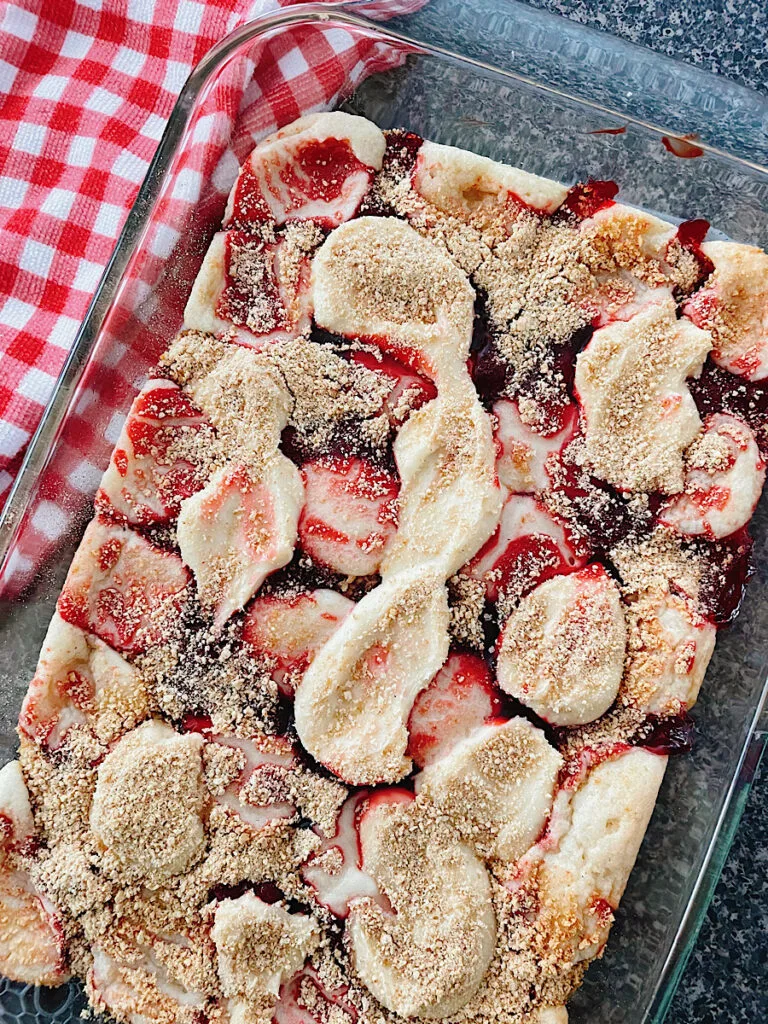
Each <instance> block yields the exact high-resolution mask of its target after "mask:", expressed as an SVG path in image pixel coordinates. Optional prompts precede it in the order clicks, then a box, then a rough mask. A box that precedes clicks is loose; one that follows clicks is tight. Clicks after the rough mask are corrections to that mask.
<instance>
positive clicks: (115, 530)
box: [0, 113, 768, 1024]
mask: <svg viewBox="0 0 768 1024" xmlns="http://www.w3.org/2000/svg"><path fill="white" fill-rule="evenodd" d="M616 193H617V188H616V186H615V185H613V184H612V183H610V182H596V181H589V182H586V183H582V184H577V185H574V186H572V187H570V188H568V187H565V186H562V185H559V184H557V183H556V182H553V181H548V180H544V179H542V178H538V177H535V176H533V175H530V174H527V173H525V172H523V171H521V170H517V169H515V168H512V167H507V166H503V165H501V164H498V163H495V162H493V161H491V160H489V159H486V158H485V157H480V156H476V155H474V154H472V153H468V152H464V151H461V150H457V149H453V148H451V147H447V146H441V145H436V144H434V143H430V142H424V141H423V140H422V139H420V138H418V137H417V136H415V135H413V134H411V133H408V132H402V131H393V132H388V133H382V132H381V131H379V129H378V128H377V127H376V126H375V125H373V124H371V123H370V122H368V121H365V120H363V119H361V118H358V117H353V116H351V115H347V114H343V113H331V114H329V113H326V114H313V115H310V116H308V117H304V118H302V119H300V120H299V121H297V122H295V123H294V124H292V125H290V126H288V127H287V128H284V129H282V130H281V131H279V132H278V133H277V134H276V135H274V136H272V137H270V138H269V139H266V140H265V141H264V142H263V143H261V144H260V145H259V146H257V147H256V149H255V150H254V151H253V153H252V154H251V156H250V157H249V159H248V160H247V161H246V163H245V164H244V165H243V167H242V169H241V171H240V175H239V177H238V180H237V183H236V185H235V187H234V189H233V191H232V194H231V196H230V199H229V202H228V205H227V209H226V212H225V216H224V221H223V227H222V230H221V231H220V232H219V233H218V234H216V235H215V236H214V238H213V240H212V242H211V245H210V248H209V250H208V253H207V255H206V257H205V260H204V262H203V265H202V267H201V269H200V272H199V275H198V277H197V281H196V283H195V286H194V289H193V291H192V294H191V296H190V298H189V302H188V304H187V307H186V313H185V323H184V327H183V329H182V330H181V332H180V333H179V334H178V335H177V336H176V337H175V338H174V339H173V340H171V341H170V346H169V348H168V350H167V352H166V354H165V355H164V356H163V358H162V359H161V361H160V365H159V366H158V367H157V370H156V373H155V374H154V375H153V377H152V378H151V379H150V380H149V381H148V382H147V383H146V384H145V386H144V387H143V389H142V390H141V392H140V394H139V395H138V396H137V398H136V399H135V401H134V403H133V406H132V408H131V411H130V413H129V415H128V418H127V420H126V423H125V426H124V428H123V431H122V434H121V436H120V438H119V440H118V442H117V445H116V447H115V451H114V453H113V455H112V460H111V463H110V465H109V467H108V469H107V471H106V473H105V474H104V478H103V480H102V483H101V486H100V488H99V491H98V494H97V496H96V502H95V507H96V511H95V517H94V519H93V521H92V522H91V523H90V525H89V526H88V528H87V530H86V532H85V536H84V537H83V540H82V543H81V545H80V548H79V550H78V552H77V554H76V556H75V559H74V561H73V563H72V567H71V569H70V572H69V575H68V577H67V581H66V584H65V586H64V589H63V592H62V594H61V597H60V599H59V602H58V609H57V612H56V614H55V616H54V618H53V621H52V622H51V626H50V629H49V631H48V635H47V637H46V641H45V644H44V647H43V650H42V653H41V656H40V661H39V665H38V669H37V672H36V675H35V677H34V679H33V680H32V682H31V684H30V687H29V691H28V694H27V697H26V700H25V702H24V706H23V708H22V712H21V716H20V719H19V736H20V750H19V759H18V761H15V762H13V763H11V764H9V765H7V766H6V767H5V768H3V769H2V772H0V842H1V844H2V845H1V851H2V852H1V854H0V856H2V860H1V861H0V967H2V970H3V971H4V972H5V973H6V974H7V975H8V976H9V977H11V978H16V979H20V980H24V981H32V982H35V983H38V984H44V985H55V984H59V983H62V982H64V981H66V980H67V979H68V978H69V977H70V976H76V977H79V978H81V979H83V980H84V982H85V986H86V990H87V993H88V996H89V999H90V1001H91V1004H92V1005H93V1007H94V1008H95V1009H96V1010H100V1011H105V1012H107V1013H108V1014H110V1015H111V1016H112V1017H113V1018H115V1019H116V1020H118V1021H122V1022H125V1024H176V1022H179V1024H181V1022H187V1021H188V1022H194V1024H199V1022H203V1021H212V1022H221V1024H229V1022H231V1024H261V1022H264V1024H267V1022H270V1021H274V1022H275V1024H312V1022H315V1024H356V1022H357V1024H397V1022H398V1021H402V1020H410V1021H413V1020H422V1019H423V1020H442V1021H446V1022H451V1024H459V1022H466V1024H489V1022H498V1024H533V1022H537V1024H561V1022H564V1021H566V1020H567V1013H566V1010H565V1003H566V1002H567V1000H568V998H569V996H570V995H571V994H572V993H573V991H574V990H575V989H576V988H577V987H578V985H579V983H580V981H581V979H582V977H583V974H584V971H585V970H586V968H587V965H588V964H589V962H590V961H591V960H593V959H594V958H595V957H598V956H600V955H601V954H602V951H603V949H604V947H605V943H606V940H607V937H608V932H609V929H610V926H611V923H612V921H613V919H614V913H615V911H616V909H617V907H618V904H619V900H620V899H621V896H622V893H623V891H624V887H625V885H626V882H627V878H628V875H629V873H630V871H631V868H632V865H633V863H634V860H635V857H636V855H637V851H638V848H639V846H640V843H641V841H642V837H643V833H644V831H645V828H646V825H647V823H648V820H649V818H650V815H651V812H652V809H653V805H654V801H655V799H656V794H657V792H658V789H659V786H660V784H661V781H662V777H663V775H664V771H665V767H666V763H667V758H668V755H670V754H673V753H678V752H682V751H684V750H685V749H686V748H687V747H688V746H689V744H690V733H691V720H690V717H689V715H688V712H689V710H690V708H691V707H692V705H693V704H694V703H695V701H696V698H697V695H698V692H699V688H700V686H701V684H702V680H703V677H704V674H705V672H706V668H707V663H708V661H709V659H710V657H711V654H712V651H713V649H714V644H715V638H716V632H717V629H718V627H719V626H722V625H724V624H726V623H727V622H729V621H730V619H731V618H732V617H733V616H734V615H735V613H736V611H737V608H738V604H739V601H740V599H741V594H742V590H743V586H744V583H745V581H746V578H747V574H748V562H749V548H750V540H749V535H748V532H747V524H748V521H749V519H750V517H751V515H752V512H753V510H754V507H755V505H756V503H757V500H758V498H759V496H760V493H761V490H762V486H763V483H764V479H765V464H764V461H763V453H764V452H765V451H766V448H767V447H768V401H766V398H765V396H766V394H768V389H766V386H765V384H764V383H763V382H764V380H765V378H766V377H768V299H767V296H768V257H767V256H766V255H765V254H763V253H762V252H760V251H759V250H757V249H754V248H751V247H749V246H744V245H737V244H735V243H731V242H705V241H704V236H705V234H706V228H707V225H706V224H704V223H703V222H697V221H693V222H688V223H685V224H682V225H679V226H675V225H672V224H669V223H666V222H664V221H662V220H660V219H658V218H657V217H654V216H651V215H650V214H647V213H644V212H642V211H639V210H634V209H632V208H630V207H628V206H624V205H622V204H621V203H619V202H617V201H616V199H615V196H616Z"/></svg>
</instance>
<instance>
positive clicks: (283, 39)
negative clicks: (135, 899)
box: [0, 0, 425, 543]
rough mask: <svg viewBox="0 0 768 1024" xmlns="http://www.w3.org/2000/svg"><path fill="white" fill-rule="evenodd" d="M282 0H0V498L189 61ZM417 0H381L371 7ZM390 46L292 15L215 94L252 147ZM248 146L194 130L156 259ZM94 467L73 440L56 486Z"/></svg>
mask: <svg viewBox="0 0 768 1024" xmlns="http://www.w3.org/2000/svg"><path fill="white" fill-rule="evenodd" d="M291 2H294V0H229V2H226V0H225V2H223V3H222V2H221V0H162V2H155V0H21V2H11V3H3V2H0V507H2V503H3V502H4V500H5V498H6V497H7V494H8V490H9V488H10V486H11V484H12V482H13V479H14V477H15V475H16V473H17V472H18V469H19V466H20V464H21V461H22V459H23V456H24V452H25V450H26V447H27V444H28V442H29V439H30V437H31V435H32V433H33V431H34V429H35V427H36V426H37V423H38V421H39V419H40V417H41V415H42V413H43V410H44V408H45V405H46V403H47V401H48V399H49V397H50V395H51V392H52V390H53V387H54V384H55V381H56V377H57V375H58V373H59V371H60V369H61V367H62V364H63V362H64V360H65V358H66V355H67V352H68V351H69V349H70V348H71V346H72V343H73V340H74V337H75V334H76V332H77V329H78V326H79V324H80V321H81V320H82V318H83V315H84V313H85V311H86V308H87V306H88V303H89V301H90V299H91V296H92V294H93V292H94V290H95V288H96V285H97V283H98V281H99V278H100V276H101V273H102V270H103V268H104V266H105V264H106V262H107V260H108V259H109V256H110V253H111V252H112V249H113V247H114V244H115V240H116V238H117V236H118V234H119V232H120V229H121V228H122V225H123V222H124V220H125V218H126V215H127V213H128V211H129V209H130V207H131V205H132V203H133V201H134V199H135V198H136V193H137V191H138V188H139V185H140V183H141V181H142V179H143V177H144V174H145V172H146V170H147V166H148V164H149V162H150V159H151V158H152V155H153V153H154V151H155V148H156V146H157V143H158V141H159V139H160V137H161V135H162V133H163V130H164V128H165V123H166V120H167V118H168V116H169V115H170V113H171V109H172V107H173V105H174V103H175V101H176V97H177V95H178V93H179V91H180V90H181V87H182V86H183V84H184V82H185V80H186V78H187V76H188V74H189V73H190V71H191V70H192V68H193V67H194V66H195V65H196V64H197V62H198V61H199V60H200V59H201V58H202V57H203V55H204V54H205V53H206V52H207V51H208V50H209V49H210V47H211V46H212V45H213V44H214V43H216V42H217V41H218V40H219V39H221V38H222V37H223V36H224V35H225V34H226V33H227V32H229V31H231V30H232V29H233V28H234V27H236V26H237V25H238V24H241V23H243V22H245V21H247V20H250V19H252V18H254V17H256V16H257V15H259V14H261V13H263V12H265V11H268V10H270V9H274V8H276V7H278V6H281V5H283V6H284V5H287V4H289V3H291ZM423 2H425V0H379V2H378V3H377V5H376V7H377V16H379V17H381V16H387V15H388V14H393V13H401V12H403V11H404V10H413V9H414V8H416V7H418V6H421V3H423ZM366 13H370V10H369V11H366ZM401 59H402V53H395V52H393V51H391V50H389V48H387V47H385V46H383V45H382V44H381V43H375V42H372V41H371V40H370V39H366V38H364V37H362V36H356V35H355V34H354V33H351V32H347V31H343V30H336V31H335V32H325V33H321V32H320V30H319V29H318V30H314V31H311V30H308V28H307V27H306V26H304V27H303V28H299V27H297V28H296V29H294V30H292V31H291V33H290V34H288V35H285V34H284V35H282V36H280V37H277V38H275V39H273V40H272V41H270V42H268V43H266V44H264V47H263V49H262V50H261V52H260V55H259V60H258V63H257V65H256V71H255V73H254V75H253V79H252V80H251V81H226V82H221V83H219V85H220V87H221V89H223V90H224V91H225V93H226V95H225V97H224V99H223V100H222V99H221V96H220V97H219V103H220V104H221V103H222V102H223V104H224V107H225V109H226V110H227V112H228V114H229V115H230V117H232V118H240V119H241V120H240V125H241V128H242V126H243V125H244V126H245V128H246V133H247V135H248V136H249V137H250V139H251V140H252V141H251V143H250V144H252V142H255V141H256V140H258V139H259V138H261V137H262V136H263V135H265V134H266V133H267V132H269V131H272V130H274V129H275V128H277V127H279V126H282V125H283V124H286V123H288V122H290V121H291V120H293V119H294V118H295V117H297V116H299V114H300V113H302V112H305V111H307V110H308V109H318V108H322V107H324V106H328V105H330V104H331V103H332V102H333V100H334V98H335V97H336V95H337V94H338V92H339V90H340V89H341V88H342V87H343V86H344V84H345V82H346V83H349V82H350V81H351V82H353V83H354V82H357V81H359V80H361V79H362V78H363V77H365V76H366V75H368V74H370V73H372V72H373V71H379V70H382V69H384V68H386V67H388V66H392V65H394V64H397V63H399V62H400V60H401ZM240 74H241V75H242V71H241V72H240ZM220 109H221V106H219V110H220ZM218 134H219V136H220V135H221V132H220V131H219V133H218ZM240 136H241V137H243V133H242V131H241V132H240ZM250 144H249V145H248V146H247V147H244V148H250ZM244 156H245V152H238V153H235V154H232V153H231V151H227V150H226V149H225V148H224V146H223V144H222V142H221V140H220V139H219V140H218V141H217V139H216V138H212V137H207V136H206V133H205V131H204V130H203V131H201V133H200V137H199V138H198V137H197V136H196V137H195V138H194V139H193V145H192V146H191V148H190V149H189V151H188V153H187V154H185V161H186V164H185V168H184V172H183V174H182V175H180V176H179V177H178V178H177V182H178V183H179V185H180V194H179V195H178V196H174V199H175V200H178V202H177V203H176V206H177V208H176V209H173V210H166V211H164V221H165V224H166V229H165V230H164V231H163V230H160V231H159V232H156V234H155V238H154V242H153V251H154V252H155V255H156V256H157V257H158V258H167V256H168V255H169V253H170V251H171V250H172V249H173V246H174V244H175V242H176V241H177V240H178V237H179V232H178V230H177V229H176V228H175V227H174V224H180V223H183V221H182V220H180V217H181V214H182V212H183V211H182V210H181V209H180V208H179V207H182V206H183V205H184V204H185V203H188V202H189V201H192V200H194V199H195V198H196V193H197V192H199V189H200V185H201V182H202V181H203V180H204V177H205V176H206V175H210V174H212V173H213V174H214V180H215V174H216V171H217V169H218V170H219V171H222V172H223V174H222V179H224V178H227V176H229V177H230V179H231V176H232V174H233V168H232V166H231V165H232V164H233V163H234V162H235V158H237V160H241V159H242V158H243V157H244ZM100 397H101V399H102V400H103V397H104V396H103V395H101V396H100ZM85 420H86V421H87V417H85ZM84 429H85V423H84ZM86 448H87V438H85V439H83V451H85V450H86ZM96 472H98V470H97V469H96V467H94V466H92V465H90V464H89V462H88V460H87V458H85V457H83V459H82V461H81V462H80V461H78V455H77V451H76V450H74V451H73V457H72V465H71V472H69V473H68V474H67V477H66V479H61V478H60V479H59V482H58V487H59V488H62V489H64V490H66V488H74V489H75V490H78V489H79V490H80V491H86V490H90V489H92V488H93V487H94V486H95V482H96V481H95V480H94V479H93V478H94V473H96ZM96 480H98V476H97V477H96ZM62 498H64V499H65V498H66V495H65V494H64V495H62V494H61V493H56V495H55V496H54V501H53V502H52V503H51V504H53V505H55V504H57V503H58V502H59V501H60V500H61V499H62ZM41 525H44V524H42V523H41ZM55 533H56V529H55V524H53V523H52V524H50V525H49V528H47V529H43V536H42V537H41V541H42V540H43V539H47V540H48V542H49V543H50V541H52V540H53V539H54V535H55Z"/></svg>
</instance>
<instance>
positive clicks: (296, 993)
mask: <svg viewBox="0 0 768 1024" xmlns="http://www.w3.org/2000/svg"><path fill="white" fill-rule="evenodd" d="M348 991H349V989H348V987H347V986H346V985H343V986H341V987H339V988H335V989H330V990H329V989H327V988H326V987H325V986H324V985H323V983H322V981H321V980H320V976H319V975H318V973H317V971H316V970H315V969H314V968H313V967H312V966H311V965H310V964H307V965H306V966H305V967H303V968H302V970H301V971H299V973H298V974H296V975H294V976H293V978H291V980H290V981H289V982H287V984H285V985H283V986H282V987H281V989H280V998H279V1000H278V1003H277V1005H276V1006H275V1010H274V1014H273V1015H272V1024H328V1022H330V1021H333V1024H347V1021H348V1022H349V1024H354V1021H356V1020H357V1010H356V1009H355V1008H354V1006H352V1004H351V1003H349V1002H347V1000H346V999H345V996H346V994H347V992H348Z"/></svg>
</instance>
